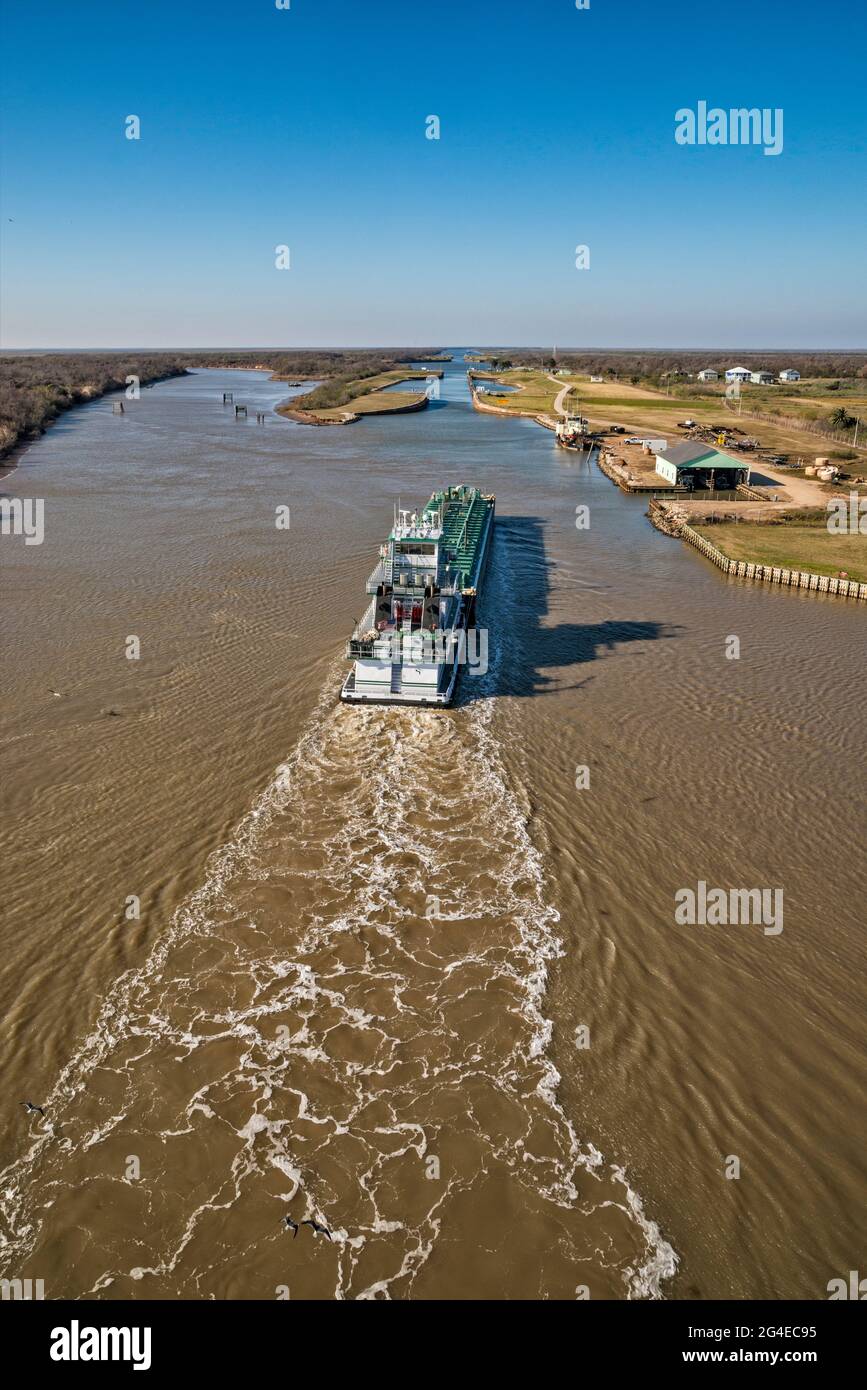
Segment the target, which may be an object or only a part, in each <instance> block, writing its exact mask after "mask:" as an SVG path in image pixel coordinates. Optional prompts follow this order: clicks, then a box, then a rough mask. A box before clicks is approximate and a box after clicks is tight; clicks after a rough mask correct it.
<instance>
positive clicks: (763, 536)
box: [695, 521, 867, 583]
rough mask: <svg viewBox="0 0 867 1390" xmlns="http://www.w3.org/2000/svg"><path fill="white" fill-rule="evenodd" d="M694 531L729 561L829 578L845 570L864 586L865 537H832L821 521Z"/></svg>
mask: <svg viewBox="0 0 867 1390" xmlns="http://www.w3.org/2000/svg"><path fill="white" fill-rule="evenodd" d="M695 529H696V530H697V531H699V532H700V533H701V535H702V536H704V537H705V539H706V540H709V541H710V542H711V544H712V545H715V546H716V547H717V549H718V550H721V551H722V553H723V554H724V555H727V556H728V557H729V559H730V560H747V561H749V562H751V563H755V564H757V565H780V566H782V568H783V569H792V570H805V571H807V572H808V573H810V574H827V575H831V576H834V575H837V574H839V573H840V571H841V570H845V571H846V574H847V575H848V577H849V578H850V579H857V580H858V581H859V582H860V583H865V582H867V536H861V535H846V536H837V535H832V534H831V533H830V532H829V531H828V529H827V526H826V525H825V523H824V522H823V521H822V522H818V523H816V524H812V525H794V524H792V523H791V522H785V523H781V524H779V525H771V526H763V525H762V524H761V523H760V522H749V521H746V522H741V523H737V522H721V523H720V524H719V525H716V526H696V528H695Z"/></svg>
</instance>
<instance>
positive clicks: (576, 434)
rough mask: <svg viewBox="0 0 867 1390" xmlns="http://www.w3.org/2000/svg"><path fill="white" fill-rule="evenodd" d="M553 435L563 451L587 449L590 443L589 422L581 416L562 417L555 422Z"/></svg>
mask: <svg viewBox="0 0 867 1390" xmlns="http://www.w3.org/2000/svg"><path fill="white" fill-rule="evenodd" d="M554 433H555V436H556V439H557V443H558V444H562V446H563V448H564V449H589V448H590V445H591V443H592V441H591V439H590V421H589V420H587V419H586V418H585V417H584V416H583V415H564V417H563V419H562V420H558V421H557V424H556V425H555V427H554Z"/></svg>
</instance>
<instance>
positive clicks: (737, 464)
mask: <svg viewBox="0 0 867 1390" xmlns="http://www.w3.org/2000/svg"><path fill="white" fill-rule="evenodd" d="M656 472H657V473H658V474H659V475H660V477H661V478H665V480H666V482H668V483H673V484H674V486H675V487H687V488H690V489H691V490H692V489H694V488H700V487H707V488H721V489H723V490H727V489H728V490H733V489H734V488H736V487H737V486H738V484H739V483H746V482H749V476H750V470H749V466H748V465H747V464H745V463H742V462H741V460H740V459H736V458H732V456H731V454H723V453H720V451H719V449H715V448H714V446H713V445H712V444H701V443H690V442H689V441H686V440H685V441H683V442H682V443H680V444H673V445H672V446H671V448H667V449H661V450H660V451H659V453H658V454H657V455H656Z"/></svg>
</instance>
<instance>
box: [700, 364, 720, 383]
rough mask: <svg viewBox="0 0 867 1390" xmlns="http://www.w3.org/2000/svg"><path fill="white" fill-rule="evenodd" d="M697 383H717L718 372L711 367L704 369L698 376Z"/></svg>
mask: <svg viewBox="0 0 867 1390" xmlns="http://www.w3.org/2000/svg"><path fill="white" fill-rule="evenodd" d="M698 379H699V381H719V372H715V371H714V369H713V367H705V369H704V371H703V372H699V374H698Z"/></svg>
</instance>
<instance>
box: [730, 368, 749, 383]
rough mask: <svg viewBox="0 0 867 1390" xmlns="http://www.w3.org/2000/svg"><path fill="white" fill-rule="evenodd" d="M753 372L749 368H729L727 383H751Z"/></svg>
mask: <svg viewBox="0 0 867 1390" xmlns="http://www.w3.org/2000/svg"><path fill="white" fill-rule="evenodd" d="M751 376H752V372H751V371H750V369H749V367H729V369H728V371H727V372H726V381H749V379H750V377H751Z"/></svg>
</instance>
